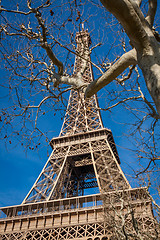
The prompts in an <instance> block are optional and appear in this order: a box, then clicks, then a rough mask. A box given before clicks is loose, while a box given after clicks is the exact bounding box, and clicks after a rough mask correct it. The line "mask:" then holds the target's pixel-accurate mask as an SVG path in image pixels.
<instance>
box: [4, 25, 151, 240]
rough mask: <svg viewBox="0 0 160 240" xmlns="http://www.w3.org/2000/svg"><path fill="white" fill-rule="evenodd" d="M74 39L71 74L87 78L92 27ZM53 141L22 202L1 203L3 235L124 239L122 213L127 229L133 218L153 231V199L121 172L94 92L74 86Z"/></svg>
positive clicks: (23, 237) (111, 138) (14, 236)
mask: <svg viewBox="0 0 160 240" xmlns="http://www.w3.org/2000/svg"><path fill="white" fill-rule="evenodd" d="M76 42H77V55H76V59H75V64H74V72H73V75H74V76H76V77H77V78H78V77H79V76H80V75H81V76H82V77H83V80H84V81H85V82H86V83H88V82H91V81H93V72H92V66H91V59H90V51H89V46H90V44H91V39H90V35H89V33H88V31H87V30H84V29H83V28H82V31H80V32H79V33H77V34H76ZM50 145H51V147H52V149H53V151H52V153H51V155H50V157H49V159H48V161H47V162H46V164H45V166H44V168H43V169H42V172H41V173H40V175H39V176H38V178H37V180H36V182H35V183H34V185H33V187H32V188H31V190H30V191H29V193H28V194H27V196H26V197H25V199H24V201H23V202H22V204H21V205H17V206H11V207H3V208H1V213H2V216H1V219H0V237H1V239H3V240H4V239H39V240H40V239H41V240H42V239H54V240H57V239H86V240H91V239H94V240H98V239H99V240H100V239H101V240H105V239H120V238H116V237H117V235H116V234H115V228H118V227H120V226H119V225H120V224H119V223H120V222H122V219H121V220H119V219H120V216H121V215H123V216H125V217H126V219H127V221H126V222H127V224H126V229H130V228H133V231H135V233H136V228H134V226H133V225H134V224H133V222H134V221H136V224H137V223H138V221H139V223H140V226H141V228H143V229H144V232H145V231H146V228H147V229H149V231H151V234H152V236H155V233H154V232H153V231H152V230H153V225H154V221H153V214H152V205H151V200H150V198H149V196H148V194H147V191H146V189H145V188H136V189H132V188H131V186H130V184H129V183H128V181H127V179H126V177H125V175H124V173H123V172H122V170H121V168H120V159H119V156H118V153H117V149H116V146H115V143H114V139H113V136H112V132H111V130H109V129H107V128H104V127H103V123H102V119H101V115H100V112H99V107H98V101H97V97H96V95H94V96H93V97H91V98H90V99H85V98H84V93H83V91H82V90H79V91H77V90H71V92H70V97H69V101H68V107H67V110H66V114H65V117H64V122H63V125H62V129H61V131H60V135H59V137H57V138H53V139H52V140H51V141H50ZM128 209H130V210H129V211H130V213H129V211H128ZM127 214H128V215H127ZM142 222H143V224H142ZM142 225H143V226H142ZM127 227H128V228H127ZM126 231H128V230H126ZM137 231H138V230H137ZM124 234H125V233H124ZM147 234H148V231H147ZM122 239H123V238H122ZM128 239H133V238H128Z"/></svg>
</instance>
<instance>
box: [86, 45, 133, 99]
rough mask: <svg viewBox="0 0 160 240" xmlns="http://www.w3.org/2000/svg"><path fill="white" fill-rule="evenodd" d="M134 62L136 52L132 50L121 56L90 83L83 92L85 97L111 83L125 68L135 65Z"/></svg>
mask: <svg viewBox="0 0 160 240" xmlns="http://www.w3.org/2000/svg"><path fill="white" fill-rule="evenodd" d="M136 63H137V61H136V51H135V49H132V50H131V51H129V52H127V53H125V54H123V55H122V56H121V57H120V58H119V59H118V61H117V62H115V63H114V64H113V65H112V66H111V67H110V68H109V70H108V71H106V72H105V73H104V74H103V75H102V76H101V77H100V78H98V79H97V80H95V81H93V82H92V83H90V84H89V85H88V87H87V89H86V90H85V96H86V97H87V98H88V97H91V96H92V95H93V94H95V93H96V92H98V91H99V90H100V89H102V88H103V87H104V86H106V85H107V84H109V83H110V82H112V81H113V80H114V79H115V78H116V77H118V76H119V75H120V74H121V73H122V72H123V71H124V70H125V69H126V68H127V67H129V66H130V65H135V64H136Z"/></svg>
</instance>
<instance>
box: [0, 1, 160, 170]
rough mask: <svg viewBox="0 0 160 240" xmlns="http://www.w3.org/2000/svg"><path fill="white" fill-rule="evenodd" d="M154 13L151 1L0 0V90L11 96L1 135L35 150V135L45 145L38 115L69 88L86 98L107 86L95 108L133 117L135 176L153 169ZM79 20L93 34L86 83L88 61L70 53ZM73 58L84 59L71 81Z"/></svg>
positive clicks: (157, 107) (158, 52)
mask: <svg viewBox="0 0 160 240" xmlns="http://www.w3.org/2000/svg"><path fill="white" fill-rule="evenodd" d="M106 10H107V11H106ZM156 10H157V1H156V0H146V1H141V0H136V1H133V0H106V1H101V3H100V2H99V1H83V0H77V1H50V0H48V1H38V0H37V1H31V0H27V1H14V2H11V1H1V9H0V18H1V30H0V33H1V58H2V63H1V68H2V69H4V70H5V71H6V75H5V77H4V79H2V82H1V86H2V87H3V89H4V94H5V93H6V94H9V98H8V99H9V103H8V105H7V106H3V108H2V110H1V116H0V121H1V124H2V128H1V130H2V129H3V131H2V138H3V139H5V140H7V141H8V142H9V144H11V143H12V140H11V135H12V137H14V139H15V138H17V139H20V142H21V144H25V145H27V144H28V145H27V146H28V147H29V148H31V149H36V148H37V147H38V144H40V143H39V138H40V137H41V136H44V137H45V139H46V141H48V137H47V133H46V132H45V131H43V130H42V129H41V128H40V127H39V122H38V121H39V120H38V119H39V117H40V116H42V117H44V116H46V115H47V112H48V111H49V110H53V111H54V114H56V110H59V109H63V108H64V109H65V105H66V101H65V97H66V96H67V92H68V90H70V89H71V88H73V87H74V88H76V89H78V90H79V89H82V90H83V91H84V93H85V95H86V97H90V96H91V95H93V94H94V93H97V92H98V91H99V90H100V89H101V88H103V87H104V86H106V85H108V84H109V83H110V84H109V85H108V86H107V88H105V90H104V91H103V93H101V95H100V96H101V97H105V99H106V100H105V104H103V106H101V109H102V110H104V111H106V110H108V111H117V110H116V109H118V107H119V108H120V109H122V107H124V108H125V109H126V110H127V111H128V112H129V113H131V114H132V116H133V118H134V120H133V121H132V123H131V124H132V125H130V126H131V132H130V136H131V137H132V139H134V144H135V147H136V148H137V149H136V153H137V155H138V159H139V161H140V164H141V165H142V168H141V169H140V171H139V173H141V174H142V173H144V172H146V171H148V170H149V169H152V167H155V166H157V162H158V161H159V160H160V153H159V149H158V139H159V131H158V128H159V119H160V89H159V86H160V79H159V78H160V75H159V72H160V47H159V41H160V36H159V34H158V32H157V25H156V23H155V25H154V19H155V15H156ZM108 11H109V12H110V13H109V12H108ZM114 16H115V17H114ZM157 19H158V17H157ZM158 21H159V19H158ZM82 23H85V26H89V31H91V37H92V47H91V49H90V52H88V54H90V53H93V54H92V55H93V58H92V59H93V62H92V66H93V68H94V71H95V76H96V79H95V81H94V82H92V83H90V84H88V85H86V83H84V82H83V80H82V76H81V74H82V73H83V70H84V69H85V66H86V62H87V61H88V56H87V55H86V56H82V54H81V55H80V53H78V52H77V51H76V42H75V32H76V31H80V30H81V24H82ZM107 34H108V36H107ZM111 38H112V40H110V39H111ZM75 55H79V56H80V57H81V58H82V62H83V66H82V69H81V71H80V73H79V74H78V76H76V77H75V76H74V75H72V73H73V64H74V57H75ZM141 71H142V74H141ZM142 75H143V77H144V79H143V77H142ZM6 76H7V79H8V80H6ZM113 80H115V81H113ZM143 80H145V83H144V82H143ZM111 82H112V83H111ZM5 89H7V90H5ZM147 89H148V91H149V93H150V94H148V93H147ZM2 96H4V95H3V94H2ZM8 106H9V107H8ZM114 109H115V110H114ZM126 123H127V124H128V125H129V121H128V120H127V121H126ZM20 136H21V138H20ZM36 137H38V142H37V141H35V138H36ZM26 139H29V142H28V143H27V142H26ZM141 160H143V164H142V161H141ZM144 160H146V161H145V164H144ZM139 173H136V174H139Z"/></svg>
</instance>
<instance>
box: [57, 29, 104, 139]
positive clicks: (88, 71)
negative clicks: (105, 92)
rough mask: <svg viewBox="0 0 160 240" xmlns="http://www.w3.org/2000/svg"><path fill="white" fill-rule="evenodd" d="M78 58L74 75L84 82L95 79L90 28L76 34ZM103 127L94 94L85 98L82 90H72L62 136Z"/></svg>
mask: <svg viewBox="0 0 160 240" xmlns="http://www.w3.org/2000/svg"><path fill="white" fill-rule="evenodd" d="M76 42H77V48H76V53H77V54H76V58H75V63H74V72H73V74H74V76H75V77H76V76H77V78H78V77H81V78H82V79H83V81H84V82H86V83H90V82H92V81H93V72H92V64H91V58H90V50H89V46H90V44H91V38H90V35H89V33H88V30H84V26H82V31H80V32H78V33H77V34H76ZM100 128H103V123H102V120H101V116H100V112H99V110H98V101H97V98H96V96H95V95H94V96H93V97H91V98H90V99H84V94H83V92H82V91H77V90H72V91H71V93H70V97H69V101H68V107H67V111H66V115H65V118H64V122H63V125H62V129H61V132H60V136H64V135H73V134H76V133H84V132H88V131H93V130H97V129H100Z"/></svg>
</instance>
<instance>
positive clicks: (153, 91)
mask: <svg viewBox="0 0 160 240" xmlns="http://www.w3.org/2000/svg"><path fill="white" fill-rule="evenodd" d="M137 60H138V65H139V67H140V68H141V70H142V72H143V76H144V79H145V82H146V85H147V88H148V91H149V93H150V95H151V97H152V99H153V101H154V103H155V105H156V108H157V112H158V114H159V116H160V45H159V43H158V42H156V40H154V39H153V40H152V41H150V46H149V47H148V48H147V49H143V51H142V52H141V51H137Z"/></svg>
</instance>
